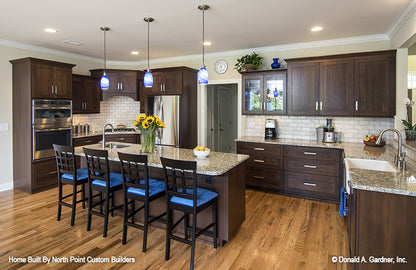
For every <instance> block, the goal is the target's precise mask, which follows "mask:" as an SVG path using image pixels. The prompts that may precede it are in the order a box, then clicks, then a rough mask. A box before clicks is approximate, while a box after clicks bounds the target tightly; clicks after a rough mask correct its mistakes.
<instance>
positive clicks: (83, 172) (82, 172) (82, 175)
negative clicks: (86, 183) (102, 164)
mask: <svg viewBox="0 0 416 270" xmlns="http://www.w3.org/2000/svg"><path fill="white" fill-rule="evenodd" d="M61 178H64V179H68V180H74V176H73V175H72V174H69V173H64V174H63V175H62V176H61ZM87 178H88V170H87V168H81V169H78V170H77V181H79V180H84V179H87Z"/></svg>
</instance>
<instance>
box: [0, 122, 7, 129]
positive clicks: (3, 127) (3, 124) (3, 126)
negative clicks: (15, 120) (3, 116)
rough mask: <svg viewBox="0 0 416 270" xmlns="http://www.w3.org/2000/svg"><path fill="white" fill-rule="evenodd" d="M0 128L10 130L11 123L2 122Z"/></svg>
mask: <svg viewBox="0 0 416 270" xmlns="http://www.w3.org/2000/svg"><path fill="white" fill-rule="evenodd" d="M0 130H9V124H7V123H0Z"/></svg>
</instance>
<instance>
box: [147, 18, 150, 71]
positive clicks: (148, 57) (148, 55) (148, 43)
mask: <svg viewBox="0 0 416 270" xmlns="http://www.w3.org/2000/svg"><path fill="white" fill-rule="evenodd" d="M149 23H150V20H147V71H149V59H150V41H149V40H150V34H149V32H150V30H149V29H150V26H149V25H150V24H149Z"/></svg>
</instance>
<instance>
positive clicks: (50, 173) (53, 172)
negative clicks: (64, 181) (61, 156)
mask: <svg viewBox="0 0 416 270" xmlns="http://www.w3.org/2000/svg"><path fill="white" fill-rule="evenodd" d="M55 173H58V171H52V172H48V174H49V175H52V174H55Z"/></svg>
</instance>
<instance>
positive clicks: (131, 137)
mask: <svg viewBox="0 0 416 270" xmlns="http://www.w3.org/2000/svg"><path fill="white" fill-rule="evenodd" d="M105 141H106V142H124V143H140V135H139V134H109V135H105Z"/></svg>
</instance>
